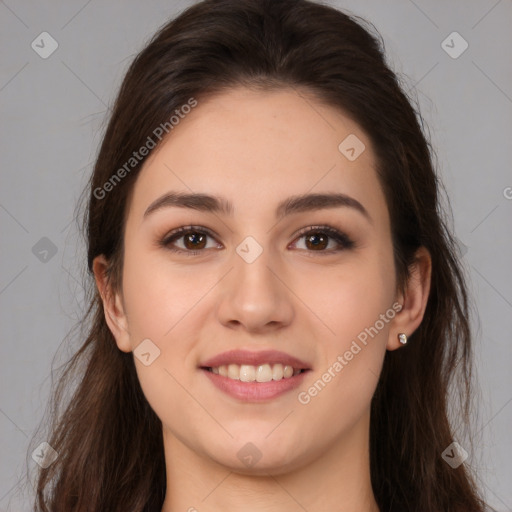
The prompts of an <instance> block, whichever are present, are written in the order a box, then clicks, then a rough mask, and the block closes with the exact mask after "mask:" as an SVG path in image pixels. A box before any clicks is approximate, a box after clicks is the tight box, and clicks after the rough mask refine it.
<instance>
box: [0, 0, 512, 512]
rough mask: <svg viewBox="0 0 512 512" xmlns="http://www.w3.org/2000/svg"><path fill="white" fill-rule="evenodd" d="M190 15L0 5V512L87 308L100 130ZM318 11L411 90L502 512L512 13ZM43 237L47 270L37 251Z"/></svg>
mask: <svg viewBox="0 0 512 512" xmlns="http://www.w3.org/2000/svg"><path fill="white" fill-rule="evenodd" d="M191 3H192V2H189V1H174V2H170V1H163V0H158V1H157V0H155V1H152V2H147V3H143V2H141V1H138V2H137V1H134V0H130V1H125V2H122V3H121V2H120V1H114V0H108V1H102V2H100V1H99V0H92V1H89V2H87V1H68V2H64V1H59V2H58V1H49V0H48V1H46V2H37V3H36V2H28V1H26V0H21V1H16V2H15V1H14V0H6V1H0V38H1V41H0V42H1V45H0V48H1V50H0V51H1V55H2V67H1V72H0V101H1V123H0V130H1V134H0V141H1V142H0V144H1V173H2V175H1V179H2V182H1V183H2V187H1V194H0V225H1V233H2V244H1V267H0V308H1V326H2V338H1V345H0V379H1V391H0V433H1V435H0V460H1V470H0V510H1V511H3V510H13V511H17V510H19V511H28V510H30V506H29V503H30V502H29V501H28V498H27V496H26V495H23V493H21V492H20V491H19V488H18V486H17V483H18V482H19V481H20V478H21V477H22V476H23V475H24V474H25V471H26V467H27V465H28V466H29V469H32V468H33V467H35V463H34V462H33V461H32V459H31V457H30V453H31V452H29V453H28V455H27V451H28V448H29V442H30V438H31V437H32V435H33V433H34V431H35V430H34V429H35V428H36V426H37V425H38V424H39V421H40V419H41V417H42V414H43V413H44V409H45V405H46V401H47V398H48V392H49V389H50V387H49V386H50V384H51V377H50V372H51V365H52V359H53V358H54V355H55V354H56V353H57V352H58V349H59V352H58V353H59V354H61V358H60V359H59V360H58V361H59V362H62V361H64V360H65V359H66V357H67V356H68V355H69V354H70V353H71V352H72V351H73V350H74V348H76V346H77V345H76V343H77V342H76V341H75V340H73V341H72V342H71V345H69V343H68V342H67V341H65V336H66V334H67V333H68V331H69V330H70V329H71V327H72V326H73V325H74V323H75V322H76V320H77V319H78V318H79V317H80V315H81V313H82V311H83V307H84V303H83V290H82V288H81V282H82V275H83V268H84V266H85V259H84V248H83V245H82V242H81V240H80V238H79V236H78V234H77V233H78V232H77V227H76V223H75V222H73V216H74V209H75V206H76V203H77V200H78V197H79V194H80V193H81V191H82V188H83V186H84V185H85V182H86V179H87V177H88V176H89V174H90V172H91V168H92V163H93V161H94V157H95V154H96V151H97V149H98V144H99V143H100V140H101V133H102V129H103V127H104V123H105V115H106V114H107V113H108V108H109V105H111V103H112V101H113V99H114V96H115V93H116V91H117V88H118V86H119V85H120V81H121V79H122V77H123V73H124V72H125V71H126V69H127V66H128V64H129V63H130V61H131V59H132V58H133V57H134V56H135V54H136V53H137V52H138V51H139V50H140V49H141V48H142V46H143V44H144V43H145V42H146V41H147V40H148V39H149V38H150V37H151V36H152V35H153V33H154V32H155V31H156V29H157V28H158V27H159V26H160V25H162V24H163V23H164V22H165V21H166V20H167V19H168V18H169V17H171V16H173V15H175V14H176V13H178V12H180V11H181V10H182V9H183V8H185V7H186V6H188V5H190V4H191ZM329 3H330V4H331V5H334V6H337V7H341V8H345V9H348V10H350V11H352V12H354V13H355V14H358V15H361V16H363V17H366V18H367V19H369V20H370V21H372V22H373V23H374V24H375V26H376V27H377V29H378V30H379V31H380V32H381V34H382V35H383V37H384V40H385V43H386V49H387V55H388V58H389V60H390V62H391V63H392V65H393V67H394V69H395V70H396V71H398V72H399V73H403V74H404V75H405V76H404V80H405V83H406V86H407V87H408V88H409V87H413V86H416V88H417V96H418V100H419V102H420V105H421V109H422V114H423V116H424V118H425V120H426V122H427V124H428V125H429V127H430V130H431V133H432V141H433V144H434V146H435V148H436V150H437V154H438V159H439V166H440V168H441V172H442V177H443V180H444V183H445V185H446V187H447V190H448V195H449V197H450V200H451V204H452V208H453V212H454V227H455V231H456V234H457V237H458V238H459V240H460V242H461V249H462V251H463V252H464V260H465V262H466V266H467V271H468V275H469V278H470V287H471V290H472V293H473V294H474V298H475V299H474V300H475V306H476V308H477V309H478V312H479V320H478V319H476V320H475V321H474V322H473V323H474V325H475V327H476V328H477V329H478V330H477V336H476V340H477V343H476V357H477V369H478V374H479V379H480V384H481V387H482V391H481V396H480V398H479V402H478V403H479V415H478V417H477V420H476V421H477V428H476V430H477V432H478V440H477V444H476V448H477V451H476V452H471V453H470V454H469V459H468V460H467V461H466V464H471V465H472V466H474V467H476V468H477V469H478V471H479V472H480V474H481V477H482V480H483V484H484V490H485V493H486V496H487V499H488V500H489V502H490V503H491V504H492V505H493V506H494V507H496V509H497V510H498V511H500V512H501V511H503V512H504V511H510V510H512V485H511V483H512V482H511V475H512V461H511V458H512V444H511V440H510V432H511V428H510V427H511V424H512V421H511V420H512V405H511V403H510V402H511V401H512V389H511V388H512V387H511V382H512V379H511V372H510V367H511V360H512V358H511V355H512V345H511V343H510V339H511V338H510V332H511V329H512V286H511V284H512V283H511V272H510V262H511V254H512V249H511V236H510V235H511V230H510V225H511V222H510V220H511V209H512V199H511V197H512V189H507V187H512V173H511V161H512V158H511V156H512V145H511V144H510V140H511V135H512V59H511V50H512V35H511V34H512V31H511V27H512V3H511V1H510V0H499V1H496V0H478V1H476V0H472V1H468V0H457V1H454V0H451V1H449V2H446V1H445V2H442V1H440V0H437V1H426V0H415V1H414V2H413V1H412V0H393V1H387V2H382V1H380V0H372V1H363V2H361V1H360V2H356V1H355V0H353V1H348V0H347V1H334V0H331V1H330V2H329ZM44 31H46V32H48V33H50V34H51V36H52V37H53V38H54V39H55V40H56V41H57V43H58V48H57V50H56V51H55V52H54V53H53V54H52V55H51V56H49V57H48V58H46V59H43V58H41V57H40V56H39V55H38V54H37V53H36V52H35V51H34V50H33V49H32V47H31V43H32V41H34V40H36V38H37V36H38V35H39V34H40V33H41V32H44ZM453 31H457V32H459V33H460V34H461V35H462V37H463V38H464V39H465V40H466V41H467V42H468V44H469V47H468V49H467V50H466V51H465V52H464V53H463V54H462V55H460V56H459V57H458V58H455V59H454V58H452V57H450V56H449V55H448V54H447V53H446V52H445V51H444V50H443V48H442V46H441V43H442V41H443V40H445V39H446V37H447V36H448V35H449V34H451V33H452V32H453ZM37 41H40V39H37V40H36V42H37ZM459 43H460V41H456V42H454V43H453V45H454V47H455V50H457V49H458V48H460V45H459ZM39 44H41V43H39ZM448 44H450V45H452V43H448ZM45 48H46V49H48V48H49V46H48V41H47V42H46V44H45ZM507 196H508V198H507ZM43 237H47V238H48V239H49V240H51V243H52V244H53V245H54V246H55V249H56V250H57V252H56V254H55V255H52V252H51V250H50V252H49V253H48V254H47V255H45V254H44V252H41V249H40V248H41V244H42V247H43V249H44V247H45V244H47V245H48V242H47V241H43V242H39V241H40V239H41V238H43ZM38 242H39V244H40V245H36V244H37V243H38ZM34 246H36V249H34V251H33V247H34ZM38 248H39V250H38ZM47 248H48V247H47ZM45 258H46V261H44V259H45ZM41 260H43V261H41ZM63 340H64V341H63ZM59 347H60V348H59ZM55 364H57V362H55ZM40 441H41V442H42V441H44V438H41V439H40Z"/></svg>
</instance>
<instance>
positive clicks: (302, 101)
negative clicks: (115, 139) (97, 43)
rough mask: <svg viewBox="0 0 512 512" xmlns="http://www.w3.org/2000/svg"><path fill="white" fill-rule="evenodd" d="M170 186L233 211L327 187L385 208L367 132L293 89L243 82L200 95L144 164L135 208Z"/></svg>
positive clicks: (140, 209) (139, 208)
mask: <svg viewBox="0 0 512 512" xmlns="http://www.w3.org/2000/svg"><path fill="white" fill-rule="evenodd" d="M344 141H348V146H352V147H354V148H355V151H357V153H356V156H357V154H358V153H360V154H359V155H358V156H357V158H356V159H352V160H351V159H349V158H347V154H346V153H343V151H345V150H346V149H347V143H345V142H344ZM354 143H355V144H354ZM340 144H341V146H340ZM358 144H359V145H358ZM349 149H350V148H349ZM348 156H351V153H348ZM171 190H173V191H175V190H177V191H183V192H192V191H193V192H201V193H206V194H212V195H221V196H223V197H227V198H229V199H230V201H231V202H232V203H233V204H234V210H235V212H234V213H235V215H236V214H237V213H242V212H243V211H244V209H245V208H247V207H248V206H249V205H250V206H251V207H252V208H253V209H254V205H259V206H260V207H261V208H262V209H264V208H266V205H268V206H269V208H270V207H272V206H273V205H275V204H277V203H279V202H280V201H281V200H282V198H283V197H287V196H291V195H299V194H305V193H308V192H326V191H334V192H342V193H346V194H350V195H351V196H353V197H355V198H356V199H357V200H359V201H360V202H363V203H374V204H373V208H374V209H375V208H377V209H379V208H380V209H381V210H382V208H383V207H384V208H385V204H384V203H385V201H384V197H383V194H382V191H381V189H380V185H379V182H378V180H377V175H376V171H375V158H374V153H373V150H372V147H371V142H370V140H369V138H368V137H367V135H366V134H365V133H364V132H363V131H362V129H361V128H360V127H359V126H358V124H357V123H355V122H354V121H353V120H351V119H350V118H349V117H347V116H346V115H344V114H343V113H342V112H341V111H340V110H339V109H337V108H334V107H331V106H328V105H326V104H323V103H321V102H319V101H318V100H316V99H315V98H314V96H312V95H311V94H308V93H307V92H306V91H303V90H299V89H292V88H286V89H279V90H274V91H265V92H263V91H255V90H250V89H247V88H242V87H240V88H235V89H231V90H229V91H226V92H223V93H222V94H218V95H215V96H213V97H210V98H208V99H207V100H205V101H201V100H200V99H198V104H197V106H196V107H195V108H194V109H193V110H192V111H191V112H190V113H188V114H186V115H183V117H182V118H181V119H180V121H179V123H178V124H177V125H175V126H174V128H173V129H172V131H171V132H170V134H169V135H168V136H167V138H166V139H164V140H163V142H162V143H161V144H160V145H159V146H158V147H157V149H156V150H154V151H153V153H152V154H151V155H150V157H149V158H148V159H147V160H146V162H145V163H144V166H143V169H142V170H141V172H140V175H139V176H138V178H137V181H136V184H135V190H134V196H133V207H134V209H135V210H137V211H136V212H135V213H136V215H137V216H142V215H143V213H144V208H147V206H148V205H149V204H150V203H151V202H152V201H153V200H154V199H155V198H156V197H158V195H161V194H163V193H165V192H167V191H171ZM371 208H372V206H371V205H370V207H369V208H368V209H371ZM254 213H255V212H254V211H252V212H251V215H254ZM382 213H383V212H382V211H381V214H382Z"/></svg>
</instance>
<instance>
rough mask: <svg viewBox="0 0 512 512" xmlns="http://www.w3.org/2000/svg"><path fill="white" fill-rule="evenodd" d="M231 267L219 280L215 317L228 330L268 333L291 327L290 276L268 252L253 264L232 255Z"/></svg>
mask: <svg viewBox="0 0 512 512" xmlns="http://www.w3.org/2000/svg"><path fill="white" fill-rule="evenodd" d="M233 266H234V268H233V269H232V270H231V272H229V274H228V275H227V276H226V278H225V279H223V280H222V281H221V283H219V284H220V289H219V290H218V291H219V296H218V305H217V317H218V320H219V322H220V323H222V324H223V325H224V326H225V327H228V328H230V329H240V330H245V331H247V332H251V333H263V334H264V333H268V332H273V331H276V330H280V329H282V328H283V327H285V326H287V325H290V323H291V322H292V320H293V317H294V314H295V310H294V305H293V301H292V299H293V296H294V295H293V293H292V291H291V289H290V284H288V283H287V281H288V280H289V277H290V276H289V275H287V273H286V272H285V270H284V267H283V265H282V264H280V262H279V261H278V260H277V258H274V259H272V258H271V257H270V254H269V251H266V250H263V252H262V253H261V254H260V255H259V256H258V257H257V258H256V259H255V260H254V261H252V262H250V263H249V262H248V261H246V260H244V258H242V257H241V256H239V254H237V253H235V254H234V255H233Z"/></svg>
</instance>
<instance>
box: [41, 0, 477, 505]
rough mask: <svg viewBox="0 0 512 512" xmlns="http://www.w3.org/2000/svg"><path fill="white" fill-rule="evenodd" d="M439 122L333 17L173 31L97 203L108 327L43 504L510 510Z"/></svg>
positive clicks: (314, 7)
mask: <svg viewBox="0 0 512 512" xmlns="http://www.w3.org/2000/svg"><path fill="white" fill-rule="evenodd" d="M418 119H421V118H420V117H419V114H417V113H416V112H415V110H414V108H413V107H412V106H411V104H410V102H409V101H408V99H407V97H406V96H405V95H404V93H403V92H402V90H401V89H400V86H399V84H398V80H397V78H396V76H395V75H394V74H393V72H392V71H391V70H390V69H389V68H388V67H387V65H386V63H385V60H384V55H383V50H382V45H381V44H379V40H378V39H377V37H376V36H374V35H372V33H371V32H370V30H369V29H366V28H364V27H363V24H362V22H360V21H356V20H355V19H354V18H352V17H349V16H347V15H345V14H343V13H342V12H340V11H337V10H335V9H333V8H330V7H327V6H323V5H320V4H315V3H313V2H309V1H306V0H283V1H279V2H276V1H271V0H218V1H214V0H205V1H203V2H200V3H198V4H196V5H194V6H192V7H190V8H189V9H187V10H186V11H184V12H183V13H182V14H181V15H180V16H179V17H177V18H176V19H175V20H172V21H171V22H169V23H168V24H167V25H165V26H164V27H163V28H162V29H161V30H160V31H159V32H158V33H157V34H156V36H155V37H154V38H153V40H152V41H151V42H150V43H149V44H148V46H147V47H146V48H145V49H144V50H143V51H142V52H141V53H140V54H139V55H138V56H137V58H136V59H135V60H134V62H133V64H132V65H131V67H130V69H129V70H128V73H127V75H126V77H125V79H124V82H123V84H122V86H121V90H120V92H119V95H118V97H117V100H116V103H115V106H114V110H113V113H112V117H111V119H110V123H109V125H108V127H107V130H106V133H105V136H104V139H103V142H102V145H101V149H100V152H99V155H98V158H97V161H96V165H95V168H94V173H93V175H92V178H91V182H90V187H89V189H88V191H89V204H88V211H87V216H86V219H85V220H86V226H87V240H88V262H89V270H90V272H91V276H94V279H95V285H96V286H95V288H94V296H93V297H92V299H91V303H90V308H89V311H88V315H89V317H90V318H91V324H90V330H89V334H88V337H87V339H86V340H85V343H84V344H83V346H82V347H81V349H80V350H79V351H78V353H77V354H76V355H75V357H74V358H73V359H72V361H71V362H70V364H69V366H68V369H67V371H66V373H65V374H64V375H63V378H62V380H61V382H60V386H59V388H58V390H57V394H56V399H55V402H56V404H57V402H58V401H59V398H60V395H61V393H62V392H63V390H65V389H66V387H67V386H68V385H69V378H71V377H72V376H76V375H77V374H78V375H80V380H79V382H78V386H77V388H76V391H75V394H74V396H73V398H72V399H71V401H70V403H69V405H68V406H67V408H66V409H65V411H64V412H63V413H62V414H61V415H59V414H58V411H57V409H55V414H54V423H53V425H52V432H51V436H50V437H49V439H48V443H49V445H50V446H51V447H52V449H53V450H55V454H56V458H55V460H54V461H53V462H52V463H51V464H49V465H48V466H47V467H46V468H45V469H42V470H41V472H40V475H39V479H38V486H37V499H36V509H37V510H40V511H47V510H51V511H52V512H54V511H74V512H75V511H76V512H78V511H85V510H87V511H106V510H108V511H121V510H122V511H127V510H129V511H133V512H135V511H162V512H176V511H179V510H184V511H185V510H188V511H194V510H197V511H199V512H202V511H212V512H217V511H231V510H240V509H243V510H251V511H262V510H265V511H274V510H275V511H277V510H279V511H292V510H307V511H309V512H316V511H325V510H336V511H340V512H352V511H368V512H370V511H371V512H376V511H381V512H384V511H415V512H419V511H429V512H433V511H436V512H455V511H461V512H462V511H464V512H468V511H475V512H476V511H483V510H486V505H485V503H484V502H483V501H482V500H481V498H480V495H479V493H478V490H477V489H476V486H475V482H474V479H473V478H474V477H473V476H472V474H471V471H470V469H469V468H468V466H467V464H465V463H464V460H465V459H466V457H467V455H468V452H470V451H471V450H470V447H469V446H460V444H458V443H456V433H455V432H454V431H453V430H452V426H451V424H450V422H449V421H448V412H449V403H448V401H447V396H448V389H451V387H452V386H455V388H454V389H456V390H458V392H459V396H460V399H461V403H462V405H463V407H462V410H461V411H460V414H461V418H462V420H463V421H465V422H466V423H467V422H469V410H470V409H469V407H470V398H471V388H470V384H471V336H470V330H469V324H468V319H467V316H468V306H467V295H466V286H465V282H464V277H463V274H462V271H461V268H460V266H459V263H458V260H457V257H456V245H455V244H454V239H453V238H452V236H451V234H450V232H449V230H448V229H447V227H446V226H445V223H444V220H443V217H442V215H441V212H440V205H439V199H438V194H439V184H438V178H437V176H436V174H435V171H434V168H433V163H432V158H431V154H430V151H429V143H428V141H427V140H426V138H425V136H424V134H423V133H422V130H421V127H420V124H419V122H418ZM82 361H83V362H82ZM80 365H82V366H80ZM77 372H82V373H77ZM452 413H453V411H452V410H450V414H452Z"/></svg>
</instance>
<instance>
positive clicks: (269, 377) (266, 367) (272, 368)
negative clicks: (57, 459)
mask: <svg viewBox="0 0 512 512" xmlns="http://www.w3.org/2000/svg"><path fill="white" fill-rule="evenodd" d="M201 369H202V370H206V371H208V372H211V373H214V374H216V375H220V376H221V377H227V378H228V379H232V380H239V381H241V382H270V381H279V380H283V379H290V378H291V377H295V376H296V375H299V374H301V373H304V372H306V371H308V370H307V369H306V368H294V367H293V366H290V365H283V364H281V363H276V364H270V363H264V364H261V365H258V366H255V365H248V364H242V365H239V364H233V363H232V364H229V365H221V366H213V367H212V366H207V367H201Z"/></svg>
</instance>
